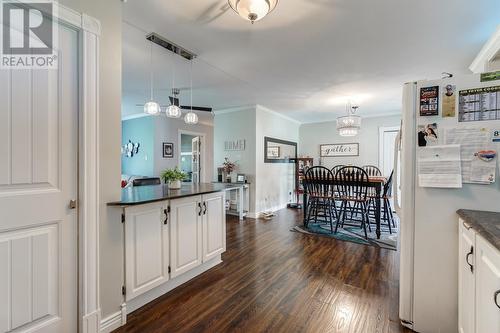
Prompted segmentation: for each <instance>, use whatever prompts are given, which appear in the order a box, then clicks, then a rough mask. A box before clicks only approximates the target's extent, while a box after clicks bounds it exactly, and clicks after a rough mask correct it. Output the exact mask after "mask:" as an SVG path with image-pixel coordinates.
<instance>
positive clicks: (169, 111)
mask: <svg viewBox="0 0 500 333" xmlns="http://www.w3.org/2000/svg"><path fill="white" fill-rule="evenodd" d="M174 62H175V59H172V96H174V97H176V96H177V95H178V94H179V89H176V88H175V64H174ZM165 114H166V115H167V117H169V118H180V117H181V116H182V111H181V108H180V107H179V106H177V105H175V101H174V100H172V103H171V104H170V105H169V106H167V108H166V109H165Z"/></svg>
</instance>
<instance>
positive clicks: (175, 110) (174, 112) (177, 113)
mask: <svg viewBox="0 0 500 333" xmlns="http://www.w3.org/2000/svg"><path fill="white" fill-rule="evenodd" d="M178 95H179V89H172V96H173V98H174V99H175V98H176V97H177V96H178ZM174 101H175V100H173V101H172V104H171V105H169V106H167V108H166V109H165V114H166V115H167V117H169V118H180V117H181V116H182V111H181V108H180V107H178V106H177V105H175V103H174Z"/></svg>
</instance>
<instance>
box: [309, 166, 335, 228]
mask: <svg viewBox="0 0 500 333" xmlns="http://www.w3.org/2000/svg"><path fill="white" fill-rule="evenodd" d="M333 180H334V178H333V173H332V172H331V171H330V170H329V169H327V168H325V167H322V166H314V167H311V168H309V169H308V170H307V171H306V173H305V175H304V185H305V187H306V191H307V195H308V202H307V205H308V215H307V218H306V223H307V224H306V227H307V225H308V224H309V221H310V220H311V217H314V222H315V223H317V222H318V216H320V215H321V214H323V217H325V219H326V221H327V222H329V223H330V229H331V231H332V232H333V219H334V218H335V217H337V210H336V206H335V198H334V191H333V188H334V187H333Z"/></svg>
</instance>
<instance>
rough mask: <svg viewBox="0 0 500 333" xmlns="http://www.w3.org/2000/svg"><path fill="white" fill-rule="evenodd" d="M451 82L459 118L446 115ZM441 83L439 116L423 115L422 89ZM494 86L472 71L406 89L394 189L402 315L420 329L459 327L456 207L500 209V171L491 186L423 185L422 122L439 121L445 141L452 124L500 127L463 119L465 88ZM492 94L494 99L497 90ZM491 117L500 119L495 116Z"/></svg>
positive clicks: (492, 122) (445, 332)
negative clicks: (419, 159)
mask: <svg viewBox="0 0 500 333" xmlns="http://www.w3.org/2000/svg"><path fill="white" fill-rule="evenodd" d="M448 85H451V86H452V87H453V86H455V92H454V94H455V113H456V114H455V116H454V117H453V116H452V117H443V113H442V112H443V93H444V92H447V91H446V88H447V86H448ZM436 86H437V87H439V92H438V97H439V98H438V115H434V116H420V112H421V109H420V107H421V105H420V103H421V102H420V96H421V95H420V94H421V88H426V87H436ZM491 86H500V81H491V82H480V77H479V75H467V76H463V77H452V78H447V79H440V80H426V81H418V82H411V83H407V84H405V86H404V88H403V108H402V126H401V131H400V135H399V137H398V139H397V143H396V147H397V149H396V156H395V163H397V162H398V161H399V167H398V166H397V167H396V170H398V169H399V170H400V171H399V174H397V175H396V177H395V183H394V186H395V189H394V191H393V193H395V194H396V197H397V198H395V207H396V211H397V213H398V215H399V217H400V223H401V228H400V230H401V231H400V237H399V251H400V282H399V283H400V305H399V315H400V319H401V322H402V323H403V325H405V326H407V327H409V328H411V329H413V330H414V331H416V332H442V333H448V332H450V333H451V332H453V333H454V332H457V331H458V259H457V258H458V257H457V256H458V216H457V214H456V211H457V210H458V209H462V208H463V209H476V210H489V211H500V181H499V179H498V170H497V175H496V181H495V182H494V183H493V184H490V185H482V184H481V185H479V184H469V183H464V184H463V185H462V188H454V189H451V188H429V187H420V186H419V183H418V178H417V157H418V154H419V149H425V148H418V147H417V145H418V141H419V140H418V135H417V130H418V129H417V128H418V125H426V124H433V123H436V124H437V131H436V132H437V137H438V141H439V144H443V143H446V142H443V139H444V135H443V134H444V132H445V131H446V130H447V129H448V128H474V127H483V128H489V129H490V130H491V131H493V130H495V129H500V121H499V120H483V121H467V122H459V121H458V117H459V116H460V115H459V107H460V105H459V100H460V96H459V92H460V91H462V90H467V89H474V88H481V87H491ZM448 88H449V86H448ZM430 90H431V95H432V89H430ZM431 97H432V96H431ZM488 97H489V98H490V99H491V94H490V95H488ZM497 97H498V100H497V101H496V107H497V108H500V93H498V94H497ZM426 101H427V102H428V101H429V100H426ZM489 103H491V100H490V101H489ZM447 107H448V108H449V100H448V105H447ZM448 111H449V109H448ZM431 113H432V112H431ZM468 116H469V115H468ZM488 117H489V119H492V118H494V117H492V116H491V115H488ZM491 145H492V147H493V148H494V149H496V150H497V151H499V150H500V149H499V148H500V147H499V146H498V143H493V140H492V141H491ZM497 160H498V158H497ZM495 163H497V162H495ZM398 193H400V194H399V196H397V194H398Z"/></svg>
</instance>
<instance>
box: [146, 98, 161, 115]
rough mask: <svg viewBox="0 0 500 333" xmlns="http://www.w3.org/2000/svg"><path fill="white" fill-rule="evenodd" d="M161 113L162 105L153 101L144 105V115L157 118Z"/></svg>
mask: <svg viewBox="0 0 500 333" xmlns="http://www.w3.org/2000/svg"><path fill="white" fill-rule="evenodd" d="M160 112H161V108H160V104H158V103H156V102H153V101H151V102H147V103H146V104H144V113H147V114H149V115H152V116H155V115H157V114H159V113H160Z"/></svg>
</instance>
